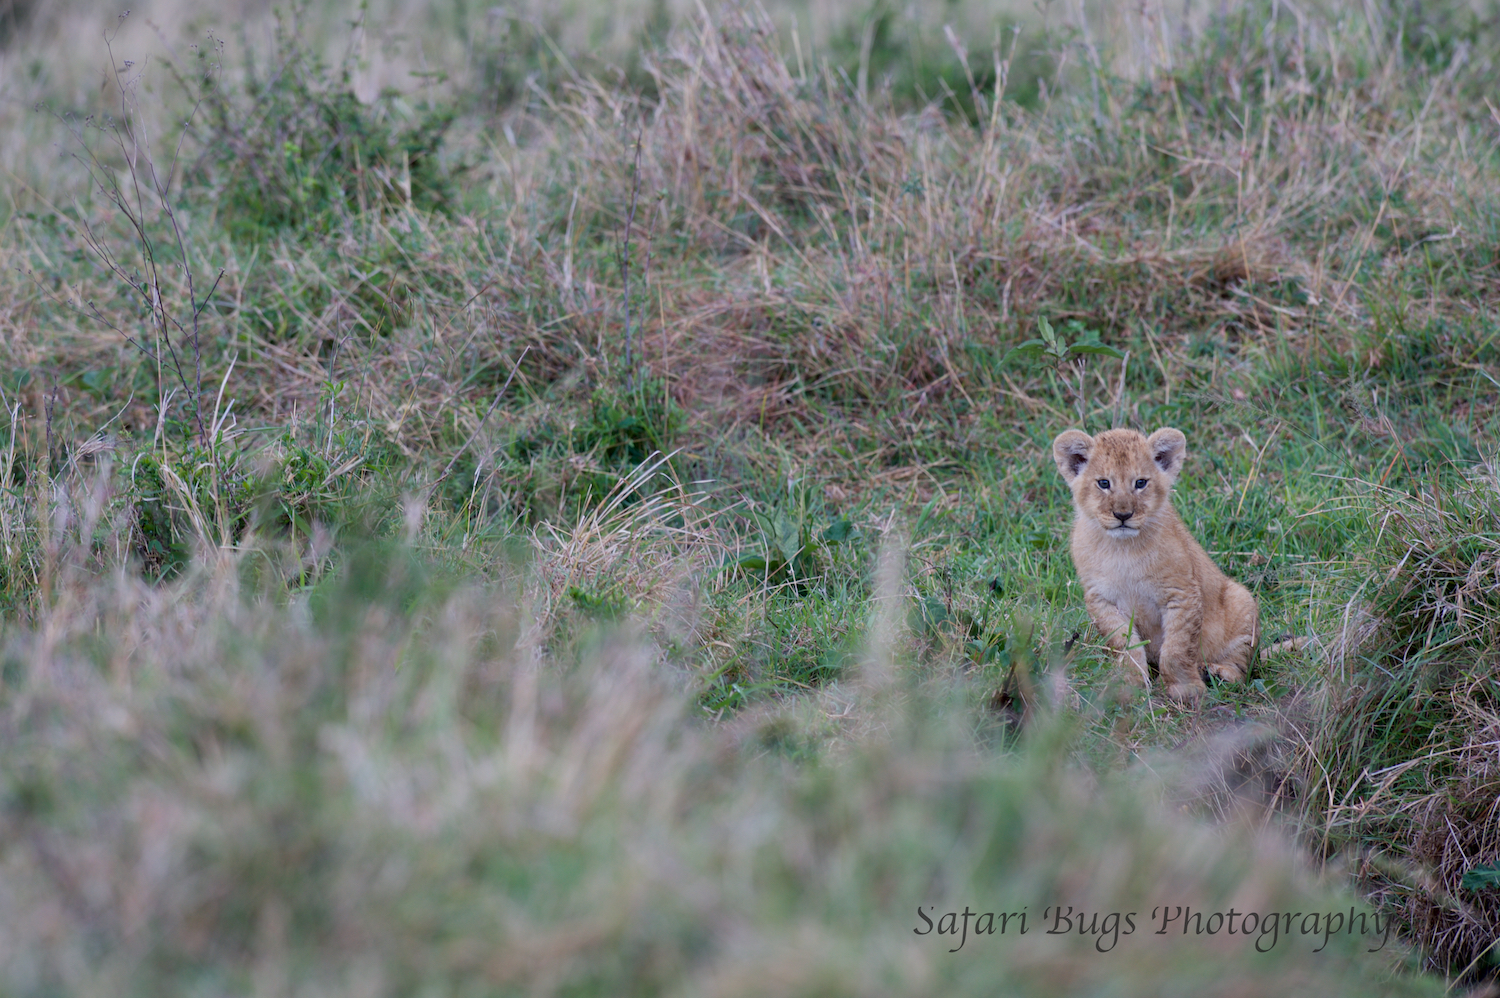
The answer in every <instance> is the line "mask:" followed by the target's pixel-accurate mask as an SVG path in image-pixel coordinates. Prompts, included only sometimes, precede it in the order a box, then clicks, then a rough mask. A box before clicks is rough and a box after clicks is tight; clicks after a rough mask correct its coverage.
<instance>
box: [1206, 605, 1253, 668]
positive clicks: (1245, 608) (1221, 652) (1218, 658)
mask: <svg viewBox="0 0 1500 998" xmlns="http://www.w3.org/2000/svg"><path fill="white" fill-rule="evenodd" d="M1223 610H1224V616H1223V625H1224V626H1223V629H1222V631H1221V632H1220V634H1219V641H1218V642H1216V644H1217V645H1218V646H1217V647H1215V648H1205V649H1204V651H1205V652H1206V653H1207V654H1205V656H1204V658H1205V662H1206V664H1205V668H1206V669H1207V670H1208V674H1209V675H1211V676H1214V677H1216V678H1218V679H1222V680H1225V681H1226V682H1231V683H1238V682H1240V681H1242V680H1243V679H1244V678H1245V675H1246V674H1247V673H1248V672H1249V671H1250V656H1251V655H1252V654H1254V652H1255V644H1256V641H1257V640H1259V638H1260V607H1258V606H1257V605H1256V603H1255V597H1254V596H1252V595H1250V591H1249V590H1248V589H1246V588H1245V587H1244V586H1242V585H1240V584H1239V583H1237V582H1234V581H1229V582H1228V584H1227V585H1226V586H1225V587H1224V606H1223Z"/></svg>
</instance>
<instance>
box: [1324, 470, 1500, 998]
mask: <svg viewBox="0 0 1500 998" xmlns="http://www.w3.org/2000/svg"><path fill="white" fill-rule="evenodd" d="M1370 499H1371V500H1372V502H1371V521H1372V522H1371V529H1374V530H1377V531H1379V533H1380V545H1379V547H1378V548H1376V550H1375V551H1374V552H1373V558H1372V563H1371V564H1370V565H1369V566H1368V569H1367V571H1368V575H1367V576H1366V578H1367V579H1368V585H1367V586H1365V587H1363V588H1362V590H1361V591H1360V593H1359V594H1358V595H1357V600H1358V602H1357V603H1355V604H1353V605H1351V609H1350V615H1351V618H1352V619H1351V620H1350V621H1349V627H1350V629H1351V631H1353V632H1354V633H1353V634H1352V635H1350V636H1348V637H1346V638H1345V640H1343V641H1340V642H1338V643H1337V644H1336V650H1337V658H1336V661H1334V662H1332V663H1331V664H1330V665H1329V670H1330V675H1329V684H1328V686H1327V687H1326V688H1325V689H1324V690H1322V691H1320V693H1319V698H1320V700H1321V702H1320V706H1319V712H1318V713H1317V714H1316V718H1317V719H1318V721H1317V723H1315V724H1312V725H1309V737H1310V741H1309V742H1308V744H1307V748H1306V752H1305V754H1304V755H1303V756H1302V759H1301V767H1300V768H1301V779H1302V781H1303V783H1304V785H1305V788H1306V794H1307V805H1308V806H1309V807H1310V808H1311V813H1312V815H1313V818H1312V830H1313V834H1314V837H1315V839H1317V840H1318V841H1319V842H1320V844H1321V846H1322V848H1324V849H1326V850H1329V851H1337V850H1343V849H1348V850H1353V851H1354V852H1355V854H1356V857H1357V860H1358V869H1359V872H1360V874H1361V876H1362V877H1363V878H1364V879H1365V882H1366V884H1367V887H1368V890H1369V892H1370V896H1371V898H1372V899H1373V900H1374V901H1375V902H1376V903H1377V904H1379V905H1381V906H1382V907H1384V908H1385V909H1387V910H1389V911H1392V912H1394V913H1396V914H1398V915H1399V917H1401V918H1402V920H1403V921H1404V923H1405V925H1406V926H1407V928H1408V929H1409V931H1410V933H1411V935H1412V936H1413V938H1415V939H1416V940H1418V941H1419V942H1420V943H1421V945H1422V947H1423V950H1424V952H1425V953H1427V954H1428V957H1427V959H1428V961H1429V965H1430V966H1431V967H1433V968H1434V969H1437V970H1440V971H1442V972H1443V973H1445V974H1448V975H1450V976H1454V977H1471V978H1472V977H1479V976H1489V975H1492V974H1493V973H1494V968H1495V966H1496V963H1495V961H1494V959H1493V957H1492V956H1491V948H1492V944H1493V942H1494V940H1495V938H1496V935H1497V934H1500V900H1497V898H1496V896H1495V892H1494V889H1493V884H1492V881H1491V879H1489V871H1491V870H1494V869H1495V868H1496V865H1497V859H1500V852H1497V850H1500V838H1497V835H1496V825H1495V821H1494V804H1495V800H1496V796H1497V794H1500V751H1497V744H1500V690H1497V688H1496V682H1495V677H1494V669H1493V658H1494V655H1495V653H1496V650H1497V648H1500V581H1497V574H1496V566H1497V565H1500V547H1497V543H1496V540H1495V538H1496V535H1497V530H1496V526H1497V523H1500V492H1497V488H1496V481H1495V478H1494V475H1493V471H1492V469H1491V468H1490V467H1489V466H1488V465H1482V466H1478V467H1476V468H1475V469H1473V471H1472V472H1469V473H1468V474H1467V475H1464V476H1460V475H1459V474H1458V473H1456V472H1452V471H1450V472H1447V473H1438V474H1434V475H1433V476H1432V477H1431V478H1430V479H1429V481H1428V484H1427V487H1426V488H1424V489H1423V490H1422V491H1420V492H1411V493H1407V492H1400V491H1393V490H1387V489H1375V490H1373V491H1372V493H1371V496H1370Z"/></svg>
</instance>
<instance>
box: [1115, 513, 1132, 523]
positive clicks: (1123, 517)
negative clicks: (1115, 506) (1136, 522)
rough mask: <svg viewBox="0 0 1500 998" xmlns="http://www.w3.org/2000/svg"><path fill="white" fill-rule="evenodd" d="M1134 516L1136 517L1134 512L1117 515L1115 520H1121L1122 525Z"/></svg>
mask: <svg viewBox="0 0 1500 998" xmlns="http://www.w3.org/2000/svg"><path fill="white" fill-rule="evenodd" d="M1134 515H1135V513H1133V512H1126V513H1116V514H1115V519H1116V520H1119V521H1120V522H1121V523H1124V522H1125V521H1126V520H1128V519H1130V518H1131V517H1132V516H1134Z"/></svg>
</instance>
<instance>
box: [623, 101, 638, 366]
mask: <svg viewBox="0 0 1500 998" xmlns="http://www.w3.org/2000/svg"><path fill="white" fill-rule="evenodd" d="M631 177H632V183H631V188H630V213H629V214H628V215H626V216H625V238H624V240H622V241H621V243H620V252H619V259H620V278H621V281H622V282H623V283H624V285H625V387H626V388H631V387H633V386H634V384H635V366H634V353H633V350H632V342H631V329H630V230H631V227H632V226H633V225H634V224H635V205H636V201H637V199H639V197H640V194H641V132H640V130H639V129H637V130H636V133H635V166H634V168H633V169H632V172H631Z"/></svg>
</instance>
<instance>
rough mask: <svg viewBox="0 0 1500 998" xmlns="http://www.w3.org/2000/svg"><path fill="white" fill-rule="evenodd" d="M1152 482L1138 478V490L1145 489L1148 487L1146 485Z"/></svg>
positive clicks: (1136, 483) (1136, 484)
mask: <svg viewBox="0 0 1500 998" xmlns="http://www.w3.org/2000/svg"><path fill="white" fill-rule="evenodd" d="M1150 480H1151V479H1149V478H1137V479H1136V480H1135V487H1136V488H1137V489H1144V488H1145V487H1146V483H1147V482H1149V481H1150Z"/></svg>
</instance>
